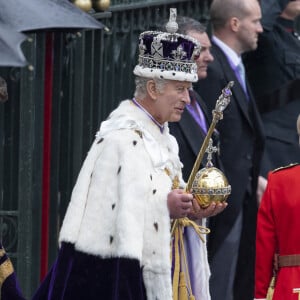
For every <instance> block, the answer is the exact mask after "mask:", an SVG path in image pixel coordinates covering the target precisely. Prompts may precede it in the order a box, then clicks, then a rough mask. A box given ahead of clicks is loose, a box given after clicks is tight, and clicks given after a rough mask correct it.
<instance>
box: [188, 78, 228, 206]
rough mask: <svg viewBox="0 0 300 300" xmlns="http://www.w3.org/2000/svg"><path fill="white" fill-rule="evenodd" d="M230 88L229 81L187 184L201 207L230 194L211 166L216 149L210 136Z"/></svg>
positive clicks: (218, 171) (224, 182)
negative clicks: (204, 157)
mask: <svg viewBox="0 0 300 300" xmlns="http://www.w3.org/2000/svg"><path fill="white" fill-rule="evenodd" d="M232 86H233V81H230V82H229V83H228V84H227V86H226V87H225V88H224V89H223V90H222V93H221V95H220V97H219V98H218V100H217V102H216V107H215V109H214V110H213V112H212V113H213V120H212V123H211V125H210V127H209V130H208V132H207V135H206V137H205V139H204V142H203V144H202V147H201V149H200V152H199V154H198V156H197V159H196V161H195V164H194V167H193V170H192V172H191V174H190V177H189V179H188V182H187V186H186V190H187V191H190V192H192V193H193V195H194V196H195V198H196V199H197V201H198V203H199V205H200V206H201V207H207V206H209V204H210V203H211V202H223V201H225V200H226V199H227V198H228V196H229V194H230V193H231V186H230V185H229V184H228V181H227V178H226V177H225V175H224V174H223V172H222V171H221V170H219V169H218V168H215V167H214V166H213V163H212V155H213V153H214V152H217V148H216V147H214V146H213V140H212V139H211V136H212V133H213V131H214V129H215V127H216V124H217V123H218V121H219V120H222V119H223V111H224V110H225V109H226V107H227V106H228V104H229V102H230V96H231V95H232V93H231V90H230V88H231V87H232ZM205 152H206V153H208V156H207V164H206V166H205V167H204V168H203V169H201V170H199V166H200V163H201V162H202V159H203V156H204V153H205ZM198 170H199V171H198Z"/></svg>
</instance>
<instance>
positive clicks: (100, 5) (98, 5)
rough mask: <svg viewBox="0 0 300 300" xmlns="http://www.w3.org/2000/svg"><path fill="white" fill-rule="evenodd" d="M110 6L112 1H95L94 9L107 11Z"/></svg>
mask: <svg viewBox="0 0 300 300" xmlns="http://www.w3.org/2000/svg"><path fill="white" fill-rule="evenodd" d="M109 6H110V0H93V8H94V9H95V10H96V11H105V10H107V9H108V8H109Z"/></svg>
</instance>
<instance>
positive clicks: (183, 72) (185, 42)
mask: <svg viewBox="0 0 300 300" xmlns="http://www.w3.org/2000/svg"><path fill="white" fill-rule="evenodd" d="M176 15H177V12H176V8H171V9H170V18H169V22H168V23H167V24H166V30H167V32H162V31H145V32H143V33H141V34H140V37H139V59H138V65H136V67H135V68H134V71H133V73H134V74H135V75H137V76H142V77H147V78H161V79H170V80H179V81H189V82H196V81H198V76H197V65H196V62H195V60H196V59H197V58H198V57H199V55H200V49H201V46H200V44H199V42H198V41H197V40H195V39H194V38H192V37H189V36H187V35H183V34H179V33H176V31H177V29H178V24H177V23H176Z"/></svg>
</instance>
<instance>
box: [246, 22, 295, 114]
mask: <svg viewBox="0 0 300 300" xmlns="http://www.w3.org/2000/svg"><path fill="white" fill-rule="evenodd" d="M293 25H294V23H293V21H290V20H286V19H283V18H278V19H277V21H276V23H275V24H274V26H273V27H271V28H270V29H266V30H265V31H264V32H263V33H262V34H261V35H259V39H258V47H257V49H256V50H255V51H252V52H248V53H246V54H245V56H244V58H245V59H244V61H245V68H246V72H247V76H248V79H249V82H250V84H251V87H252V90H253V93H254V95H255V98H256V101H257V105H258V108H259V111H260V112H262V113H264V112H268V111H271V110H273V109H277V108H280V106H281V105H282V104H286V103H289V102H291V101H293V100H295V99H299V98H300V92H299V88H298V87H299V82H297V83H296V84H297V87H296V88H295V89H294V91H293V93H292V92H291V89H292V88H293V86H292V85H291V83H292V82H293V81H295V80H297V79H298V80H299V79H300V39H299V37H298V38H297V37H296V36H295V35H294V34H293V33H292V32H291V30H292V27H293ZM284 90H287V91H286V92H285V93H284V94H283V91H284Z"/></svg>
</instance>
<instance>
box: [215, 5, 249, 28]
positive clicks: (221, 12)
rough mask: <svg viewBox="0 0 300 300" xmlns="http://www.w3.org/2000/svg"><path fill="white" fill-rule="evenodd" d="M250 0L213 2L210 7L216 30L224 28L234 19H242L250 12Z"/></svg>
mask: <svg viewBox="0 0 300 300" xmlns="http://www.w3.org/2000/svg"><path fill="white" fill-rule="evenodd" d="M247 1H248V0H213V2H212V4H211V6H210V21H211V24H212V27H213V29H214V30H218V29H220V28H223V27H224V26H225V25H226V23H227V21H228V20H230V19H231V18H232V17H237V18H239V19H242V18H244V17H246V16H247V15H248V14H249V13H250V10H249V8H248V5H247Z"/></svg>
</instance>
